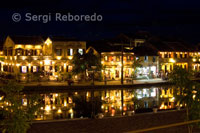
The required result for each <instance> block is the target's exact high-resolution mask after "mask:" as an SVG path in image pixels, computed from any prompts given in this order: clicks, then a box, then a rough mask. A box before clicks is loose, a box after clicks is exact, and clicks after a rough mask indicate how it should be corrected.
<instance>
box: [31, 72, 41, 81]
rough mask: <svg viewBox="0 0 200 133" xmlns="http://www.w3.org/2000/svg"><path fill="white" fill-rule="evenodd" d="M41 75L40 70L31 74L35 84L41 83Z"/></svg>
mask: <svg viewBox="0 0 200 133" xmlns="http://www.w3.org/2000/svg"><path fill="white" fill-rule="evenodd" d="M42 75H43V72H42V71H41V70H38V71H37V72H34V73H33V79H34V80H35V81H37V82H40V81H41V76H42Z"/></svg>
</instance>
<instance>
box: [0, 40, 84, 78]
mask: <svg viewBox="0 0 200 133" xmlns="http://www.w3.org/2000/svg"><path fill="white" fill-rule="evenodd" d="M85 49H86V42H84V41H77V40H74V39H67V38H64V37H48V38H45V39H43V38H42V37H34V36H31V37H29V36H14V37H10V36H8V37H7V38H6V40H5V42H4V45H3V54H4V58H5V59H4V61H3V62H2V63H1V71H2V72H4V73H6V74H13V75H15V76H17V75H20V76H21V77H22V78H23V79H26V77H27V74H29V75H31V74H32V73H34V72H38V71H39V70H40V71H42V72H43V73H44V75H45V76H48V78H49V79H52V80H53V79H56V77H58V76H60V75H59V74H63V73H68V72H71V71H72V68H73V64H71V59H72V58H73V55H74V54H75V53H76V52H79V53H80V54H83V53H84V52H85Z"/></svg>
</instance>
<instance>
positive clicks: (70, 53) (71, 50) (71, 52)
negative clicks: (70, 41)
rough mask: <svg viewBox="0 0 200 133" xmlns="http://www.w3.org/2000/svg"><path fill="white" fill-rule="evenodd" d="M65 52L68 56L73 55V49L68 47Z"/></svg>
mask: <svg viewBox="0 0 200 133" xmlns="http://www.w3.org/2000/svg"><path fill="white" fill-rule="evenodd" d="M67 54H68V56H72V55H73V49H71V48H70V49H68V50H67Z"/></svg>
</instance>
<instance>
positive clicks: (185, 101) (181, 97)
mask: <svg viewBox="0 0 200 133" xmlns="http://www.w3.org/2000/svg"><path fill="white" fill-rule="evenodd" d="M190 77H191V74H190V73H189V72H187V71H186V70H185V69H183V68H181V67H178V66H176V67H174V70H173V71H172V72H171V73H170V74H169V81H171V82H172V83H174V84H175V86H176V88H175V91H174V95H175V98H176V101H179V102H180V104H182V105H186V119H187V120H197V119H200V104H199V100H200V84H199V83H197V82H194V81H192V80H190ZM193 126H194V125H189V126H188V131H189V132H192V129H193Z"/></svg>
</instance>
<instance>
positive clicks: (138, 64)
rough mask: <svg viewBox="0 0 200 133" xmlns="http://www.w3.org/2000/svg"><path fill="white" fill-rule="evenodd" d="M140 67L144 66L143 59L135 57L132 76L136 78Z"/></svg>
mask: <svg viewBox="0 0 200 133" xmlns="http://www.w3.org/2000/svg"><path fill="white" fill-rule="evenodd" d="M139 67H142V65H141V60H140V59H136V58H134V60H133V65H132V68H133V72H132V78H133V79H134V78H136V76H137V73H138V68H139Z"/></svg>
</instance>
